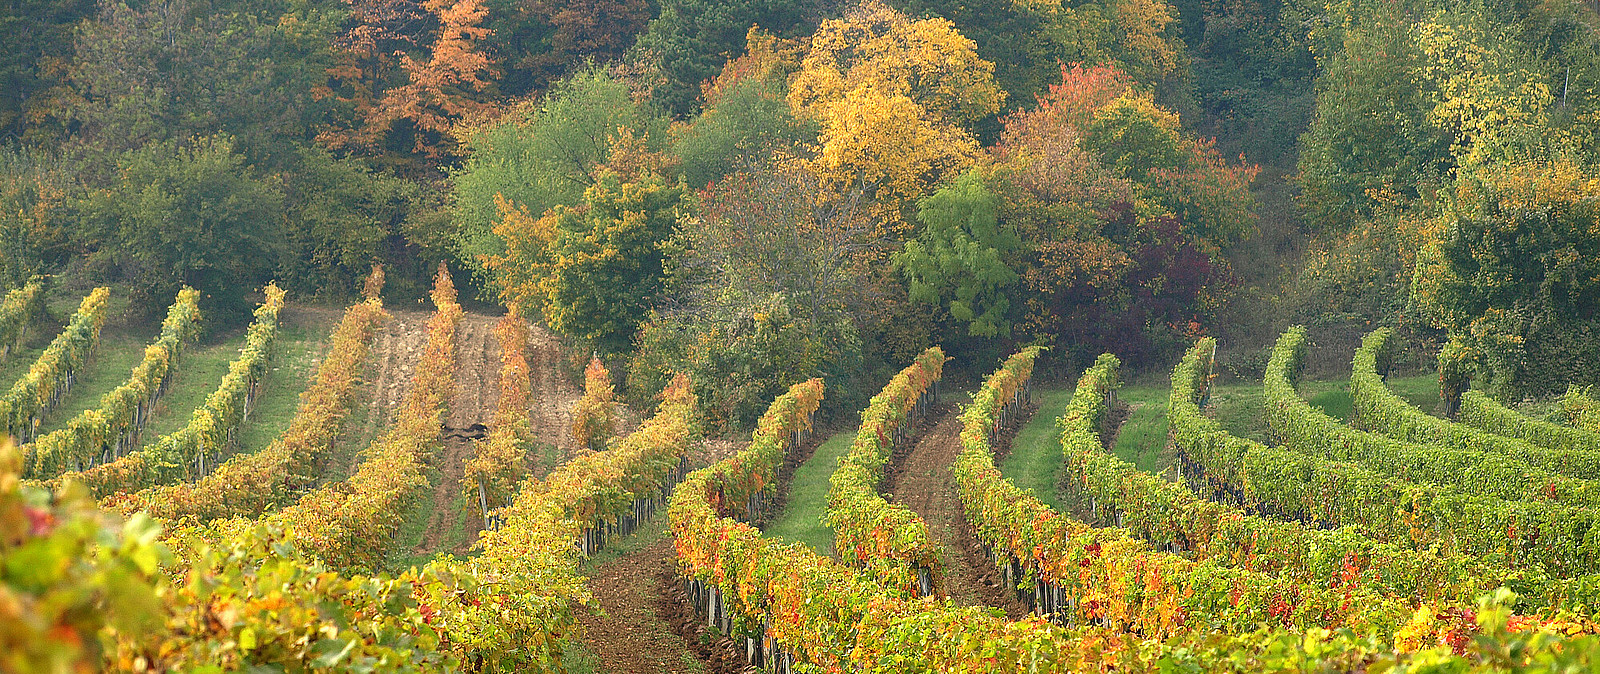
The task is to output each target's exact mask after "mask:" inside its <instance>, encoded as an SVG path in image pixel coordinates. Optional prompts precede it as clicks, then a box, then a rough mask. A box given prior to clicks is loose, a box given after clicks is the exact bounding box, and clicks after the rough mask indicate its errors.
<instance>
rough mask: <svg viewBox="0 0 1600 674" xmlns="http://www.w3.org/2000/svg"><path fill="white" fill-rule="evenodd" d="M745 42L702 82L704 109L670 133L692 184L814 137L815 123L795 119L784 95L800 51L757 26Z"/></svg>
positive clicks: (699, 184)
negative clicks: (740, 52) (714, 74)
mask: <svg viewBox="0 0 1600 674" xmlns="http://www.w3.org/2000/svg"><path fill="white" fill-rule="evenodd" d="M746 41H747V42H748V45H749V46H748V48H747V52H746V53H745V55H744V56H741V57H739V58H737V59H734V60H732V61H729V62H728V64H727V66H726V67H724V68H723V70H722V74H721V75H720V76H718V77H717V79H716V80H715V81H713V82H711V83H709V84H708V86H707V87H706V97H705V107H704V109H702V110H701V112H700V114H698V115H696V116H695V117H694V119H692V120H691V121H690V122H689V123H688V124H684V125H681V126H680V127H679V128H678V129H676V130H675V132H674V134H673V135H674V138H673V143H672V151H673V153H674V154H676V155H677V156H678V159H679V168H680V170H682V172H683V176H684V179H686V180H687V181H688V182H689V185H690V186H692V187H702V186H705V185H709V184H711V183H713V182H716V181H717V180H720V179H721V178H722V177H723V176H726V175H728V174H730V173H732V172H734V171H735V170H739V169H743V168H746V167H750V166H753V165H755V164H756V163H757V162H759V161H760V160H761V159H762V158H764V157H765V156H767V155H769V154H771V153H772V152H774V151H782V150H793V149H794V148H798V147H800V146H801V145H802V144H804V143H807V142H810V141H814V140H816V138H817V131H818V128H817V126H816V124H815V123H814V122H813V121H811V120H802V119H798V118H796V117H795V115H794V113H793V111H792V110H791V109H790V108H789V102H788V100H787V97H788V95H789V82H788V79H789V77H788V76H789V75H790V74H791V73H793V72H794V70H795V69H797V68H798V67H799V65H800V64H799V50H798V49H794V48H790V47H788V45H786V44H781V43H780V41H779V40H777V38H775V37H773V36H771V35H767V34H764V33H761V32H759V31H756V30H752V31H751V32H750V34H749V36H747V38H746Z"/></svg>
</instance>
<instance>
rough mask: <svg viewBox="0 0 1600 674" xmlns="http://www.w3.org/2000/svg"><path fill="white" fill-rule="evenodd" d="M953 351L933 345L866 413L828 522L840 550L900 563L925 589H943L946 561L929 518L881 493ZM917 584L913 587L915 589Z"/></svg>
mask: <svg viewBox="0 0 1600 674" xmlns="http://www.w3.org/2000/svg"><path fill="white" fill-rule="evenodd" d="M944 361H945V355H944V351H941V350H940V349H939V347H933V348H930V349H928V350H927V351H924V352H923V353H922V355H920V356H917V360H916V362H914V363H912V364H911V365H908V366H906V368H905V369H904V370H901V371H900V373H899V374H896V375H895V376H894V378H893V379H890V380H889V383H888V385H886V386H884V387H883V391H882V392H880V393H878V395H875V396H873V397H872V401H871V402H870V403H868V405H867V408H866V409H865V410H863V411H862V412H861V428H860V430H859V432H857V434H856V439H855V443H854V444H852V445H851V446H850V450H849V451H848V452H846V453H845V455H844V456H843V457H841V458H840V459H839V468H838V469H837V470H835V471H834V472H833V476H832V477H830V478H829V479H828V482H829V488H828V507H827V511H826V512H825V513H824V514H823V520H824V521H825V522H826V523H827V524H828V526H830V527H833V531H834V549H835V550H837V551H838V553H839V556H840V558H842V559H844V560H845V561H846V562H847V563H850V564H856V565H868V564H879V563H888V564H899V565H904V566H905V567H907V568H908V569H911V570H912V571H913V572H914V573H915V574H917V577H918V578H919V584H920V586H921V590H920V591H921V592H923V593H928V592H933V591H936V590H937V588H939V587H941V586H942V585H941V583H942V580H943V575H944V566H943V563H942V561H941V560H940V558H939V548H938V546H937V545H935V544H934V543H933V540H932V539H931V538H930V537H929V535H928V524H927V522H924V521H922V518H921V517H918V516H917V514H916V513H914V512H912V511H911V510H910V509H908V508H906V507H904V506H900V505H895V504H892V503H889V501H888V500H886V499H884V498H883V495H881V494H879V493H878V487H879V486H880V485H881V484H882V483H883V481H884V479H885V478H886V477H887V476H886V475H885V474H884V470H885V467H886V466H887V465H888V463H889V459H890V458H891V457H892V456H893V454H894V450H895V448H896V447H899V446H900V445H901V444H902V443H904V442H907V441H909V440H910V437H911V428H912V425H913V423H915V422H916V421H917V420H918V419H920V418H921V417H922V416H924V415H926V414H927V410H928V408H929V407H930V406H931V405H932V404H933V400H934V397H935V396H936V395H937V390H936V388H935V385H936V384H937V383H938V381H939V377H940V375H941V374H942V373H943V371H944ZM907 589H911V588H907Z"/></svg>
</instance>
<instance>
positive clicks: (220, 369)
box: [140, 330, 244, 443]
mask: <svg viewBox="0 0 1600 674" xmlns="http://www.w3.org/2000/svg"><path fill="white" fill-rule="evenodd" d="M241 348H244V332H243V331H242V330H235V331H232V332H231V333H230V334H226V335H219V336H217V337H216V338H215V339H207V340H204V341H201V342H199V343H194V344H189V345H187V346H186V347H185V348H184V350H183V354H182V355H180V356H178V362H177V367H176V368H174V369H173V370H172V375H171V377H172V382H171V383H170V384H169V385H168V387H167V393H166V395H163V396H161V399H160V400H158V401H156V407H155V411H154V413H153V414H151V415H150V421H149V422H148V423H146V424H145V426H144V432H143V433H141V434H140V437H141V438H142V439H143V440H144V441H145V442H147V443H148V442H154V441H155V440H156V438H160V437H162V436H165V435H167V434H168V433H172V432H174V431H176V430H178V429H180V428H183V427H184V426H186V425H188V423H189V419H190V417H191V416H193V414H194V410H195V408H198V407H200V404H201V403H204V402H205V401H206V398H207V397H209V396H210V395H211V394H212V392H214V391H216V390H217V386H218V385H220V384H221V383H222V375H225V374H227V373H228V364H229V363H232V362H233V360H234V359H235V358H238V357H239V349H241Z"/></svg>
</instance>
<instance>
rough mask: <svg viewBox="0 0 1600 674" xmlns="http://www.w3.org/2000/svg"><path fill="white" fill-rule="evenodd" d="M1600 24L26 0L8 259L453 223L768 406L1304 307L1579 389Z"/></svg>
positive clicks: (726, 413)
mask: <svg viewBox="0 0 1600 674" xmlns="http://www.w3.org/2000/svg"><path fill="white" fill-rule="evenodd" d="M1597 41H1600V16H1597V14H1596V8H1595V7H1594V6H1593V5H1592V4H1588V3H1583V2H1568V3H1550V2H1542V3H1530V2H1521V1H1516V0H1503V1H1493V0H1468V1H1466V2H1448V3H1446V2H1440V1H1439V0H1401V1H1399V2H1375V1H1370V0H1356V1H1354V2H1326V3H1324V2H1321V1H1320V0H1282V1H1280V2H1274V1H1273V0H1240V1H1237V2H1211V1H1210V0H1178V1H1176V2H1171V3H1169V2H1167V1H1166V0H1083V1H1081V2H1072V3H1064V2H1060V1H1057V0H1041V1H1038V2H1028V3H1014V2H1012V3H1006V2H986V1H980V2H976V3H951V2H943V1H941V0H864V1H858V2H848V3H821V2H799V3H793V2H791V3H777V2H765V1H762V0H664V1H663V2H660V3H646V2H641V1H636V0H426V1H420V2H419V1H417V0H297V1H295V2H279V1H277V0H163V1H149V2H112V1H110V0H105V1H102V2H99V3H89V2H83V1H82V0H27V1H25V2H20V3H12V4H10V5H8V6H7V7H6V8H4V9H0V44H4V45H6V48H5V49H4V53H3V54H0V59H3V61H0V81H3V82H4V86H3V87H0V131H3V132H4V134H5V137H6V141H5V145H4V147H3V148H0V173H3V174H4V176H5V178H4V180H3V181H0V290H3V289H6V288H10V287H15V286H19V285H21V284H23V283H25V282H26V281H27V280H28V279H29V278H31V277H33V276H36V275H44V276H48V277H52V278H57V279H67V280H70V279H73V278H112V279H117V280H119V281H120V282H125V283H127V284H129V285H130V286H131V287H132V288H133V289H134V291H135V297H136V298H137V299H139V300H141V301H139V302H136V305H137V306H148V307H159V306H161V302H160V301H159V298H162V297H167V296H170V295H171V293H173V292H175V291H176V289H177V288H178V287H179V286H181V285H188V286H191V287H195V288H197V289H199V290H201V292H202V295H203V296H204V298H205V302H206V303H208V308H217V309H221V311H220V312H219V313H218V315H219V316H227V315H228V314H229V312H230V311H232V312H233V318H232V319H231V320H242V319H243V318H244V317H243V315H242V314H240V313H239V312H238V311H237V310H235V309H232V308H236V307H241V306H248V305H249V303H248V302H244V301H242V300H241V297H242V295H243V294H245V293H248V292H250V291H252V290H253V289H257V288H260V287H261V286H262V285H263V284H265V283H266V282H267V281H269V280H272V279H278V281H279V283H280V284H282V285H284V286H285V287H287V288H289V289H290V290H292V291H294V292H296V293H300V294H303V295H305V296H313V297H325V298H330V299H333V298H345V297H351V296H354V295H355V294H356V293H357V292H358V291H359V288H360V286H361V279H363V278H364V277H365V275H366V273H367V270H368V269H369V268H370V266H371V265H372V263H374V262H382V263H385V264H386V265H387V267H388V268H389V269H390V270H391V272H390V273H391V276H390V278H391V279H392V286H391V287H392V288H393V289H394V291H395V292H399V293H402V294H408V295H411V296H416V297H420V296H422V295H423V294H424V293H425V291H426V289H427V288H428V287H429V278H430V273H431V270H432V269H433V268H434V265H436V264H437V263H438V262H440V261H444V262H447V263H449V264H450V265H453V266H455V267H457V268H458V269H463V270H468V271H471V272H472V273H473V276H472V278H473V279H474V288H473V291H472V292H473V294H475V295H476V298H477V299H478V300H481V301H487V302H494V303H499V304H505V305H507V306H512V307H515V308H516V309H517V310H519V311H520V312H522V313H523V314H524V315H527V316H530V317H534V318H536V319H538V320H540V321H541V322H543V323H545V324H546V325H548V326H549V327H550V328H552V329H553V330H554V331H555V332H556V333H558V334H560V335H561V336H563V337H564V338H566V339H568V340H569V341H570V342H571V343H572V345H573V346H574V347H575V348H577V349H578V350H581V351H584V352H585V353H587V352H594V353H596V354H598V355H600V356H601V357H602V358H603V359H605V360H606V361H607V362H608V363H609V364H611V365H612V368H611V371H613V372H617V373H626V374H625V376H624V377H622V379H624V380H625V382H624V386H623V388H622V391H623V392H624V393H625V394H626V395H628V396H631V397H633V398H635V399H642V398H644V397H647V396H649V395H651V394H653V392H654V391H656V390H659V389H660V388H661V387H662V386H663V385H664V384H665V382H666V381H668V380H670V379H671V377H672V374H673V373H677V372H686V373H688V374H689V375H690V377H691V379H692V381H693V382H694V384H695V387H696V391H697V393H698V394H699V396H700V397H701V399H702V403H703V404H704V405H705V408H706V409H707V410H708V411H709V413H710V414H711V415H712V417H713V419H714V421H715V422H716V423H719V424H726V425H730V426H743V425H748V424H749V423H751V422H753V421H754V419H755V417H756V415H757V414H759V413H760V411H761V409H763V407H764V401H768V400H770V399H771V398H772V397H774V396H775V395H777V394H779V393H781V392H782V391H783V390H785V389H786V388H787V387H789V386H790V385H792V384H795V383H798V382H802V381H805V380H807V379H810V378H812V377H823V378H825V379H826V380H828V383H829V385H830V386H837V387H840V388H839V390H841V391H845V392H849V393H851V394H855V395H864V394H866V393H867V391H863V390H858V389H859V388H860V387H859V386H857V385H856V382H858V381H860V380H863V378H864V377H866V376H868V375H869V374H882V373H885V372H887V371H889V369H890V368H891V364H894V363H902V362H905V361H907V360H908V359H910V358H911V357H913V356H914V355H915V354H917V353H919V352H921V351H922V350H923V349H924V348H926V347H927V346H930V345H933V344H941V345H943V346H944V347H945V348H946V349H947V350H948V351H950V352H952V353H953V354H956V355H958V356H962V358H961V359H960V360H963V361H966V360H971V361H972V362H979V363H987V362H988V360H989V359H993V358H994V357H997V356H999V355H1001V354H1003V353H1009V352H1012V351H1014V350H1016V349H1017V348H1019V347H1022V346H1026V345H1044V346H1050V347H1052V351H1051V352H1050V353H1051V358H1052V359H1053V360H1052V362H1054V363H1057V364H1058V365H1060V366H1061V367H1063V368H1071V367H1075V366H1083V365H1087V364H1088V363H1090V362H1092V360H1093V358H1094V356H1096V355H1098V354H1099V353H1101V352H1104V351H1110V352H1112V353H1115V354H1117V355H1118V356H1119V357H1121V358H1123V359H1124V361H1126V362H1127V363H1128V364H1129V365H1130V366H1131V367H1134V368H1139V367H1144V366H1155V365H1159V364H1162V363H1167V362H1169V361H1170V360H1171V359H1172V358H1173V357H1175V356H1176V355H1177V354H1178V353H1180V352H1181V351H1182V350H1183V349H1184V348H1185V347H1186V346H1187V345H1190V344H1192V343H1193V340H1194V339H1195V338H1197V337H1200V336H1203V335H1223V336H1227V337H1230V338H1231V339H1232V340H1233V341H1235V342H1237V343H1241V344H1245V345H1251V344H1254V345H1256V347H1257V348H1264V346H1265V345H1266V344H1268V343H1269V342H1270V339H1271V336H1272V335H1275V334H1276V331H1277V329H1279V328H1281V327H1284V326H1285V325H1286V324H1287V322H1288V321H1298V322H1307V323H1311V324H1314V325H1319V326H1324V327H1331V328H1334V329H1335V330H1336V331H1337V330H1345V331H1352V330H1355V329H1357V328H1358V327H1359V328H1361V329H1367V328H1368V326H1370V325H1376V324H1382V325H1390V326H1394V327H1399V328H1403V329H1406V330H1409V331H1411V332H1412V333H1414V335H1415V336H1417V337H1419V338H1420V339H1421V340H1422V341H1423V342H1424V343H1430V344H1434V345H1436V346H1438V345H1442V346H1444V348H1443V353H1445V354H1446V356H1445V357H1446V358H1448V359H1452V362H1451V364H1450V367H1453V368H1457V369H1461V370H1463V371H1466V372H1470V373H1471V376H1472V377H1473V378H1474V379H1475V380H1477V381H1479V382H1481V383H1482V384H1483V386H1484V387H1485V388H1486V389H1489V390H1493V391H1496V392H1499V393H1501V394H1502V395H1506V394H1509V393H1510V392H1512V391H1524V392H1531V393H1534V394H1542V393H1546V392H1553V391H1555V390H1556V389H1557V388H1561V387H1564V386H1565V385H1566V384H1567V383H1569V382H1578V383H1585V382H1588V383H1595V380H1596V377H1597V376H1600V375H1597V374H1596V373H1597V372H1600V332H1597V328H1596V327H1595V323H1594V320H1593V317H1594V316H1595V315H1596V314H1597V313H1600V270H1597V268H1596V266H1595V265H1596V262H1595V261H1596V260H1597V259H1600V224H1597V219H1600V211H1597V210H1596V208H1595V205H1594V196H1593V195H1594V194H1596V188H1597V187H1600V166H1597V157H1600V44H1597ZM144 300H148V301H144ZM151 310H152V311H154V309H151ZM586 357H587V356H586ZM974 357H976V359H975V360H974ZM829 400H830V403H829V404H834V401H837V402H838V404H841V405H844V404H848V403H849V402H850V400H851V398H850V395H841V396H839V397H837V398H834V397H833V396H830V397H829Z"/></svg>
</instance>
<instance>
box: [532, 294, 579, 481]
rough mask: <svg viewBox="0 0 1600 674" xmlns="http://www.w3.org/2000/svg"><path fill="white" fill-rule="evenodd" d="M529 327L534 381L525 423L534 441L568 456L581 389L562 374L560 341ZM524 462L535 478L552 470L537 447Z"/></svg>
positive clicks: (535, 326)
mask: <svg viewBox="0 0 1600 674" xmlns="http://www.w3.org/2000/svg"><path fill="white" fill-rule="evenodd" d="M528 328H529V329H528V372H529V373H530V376H531V377H532V379H533V381H532V382H531V383H532V388H531V389H530V392H531V393H532V394H533V395H532V397H533V409H531V410H529V415H528V422H529V424H530V425H531V426H533V436H534V442H535V443H536V444H543V445H549V446H552V447H555V448H557V449H558V450H560V451H558V452H557V454H558V455H560V456H571V455H572V432H571V430H570V429H571V428H572V412H571V410H572V403H574V402H577V400H578V398H581V397H583V388H582V387H580V386H579V385H577V384H575V383H573V382H572V381H570V380H569V379H567V378H566V377H565V376H562V374H561V361H562V349H561V342H559V341H557V340H556V338H555V337H554V336H552V335H551V334H550V333H549V332H548V331H546V330H545V329H544V328H543V327H541V326H539V325H537V324H535V325H530V326H528ZM525 460H526V461H527V464H528V466H529V468H530V469H531V470H532V471H533V472H534V474H536V475H542V474H544V473H547V472H549V471H550V469H551V468H554V466H547V465H544V463H543V461H542V459H541V457H540V454H539V451H538V448H537V447H534V448H531V449H530V450H529V452H528V456H527V457H526V458H525Z"/></svg>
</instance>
